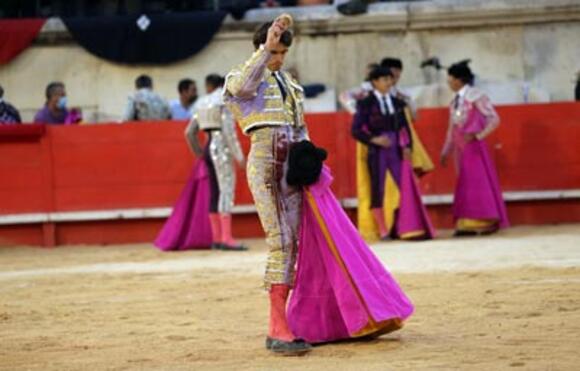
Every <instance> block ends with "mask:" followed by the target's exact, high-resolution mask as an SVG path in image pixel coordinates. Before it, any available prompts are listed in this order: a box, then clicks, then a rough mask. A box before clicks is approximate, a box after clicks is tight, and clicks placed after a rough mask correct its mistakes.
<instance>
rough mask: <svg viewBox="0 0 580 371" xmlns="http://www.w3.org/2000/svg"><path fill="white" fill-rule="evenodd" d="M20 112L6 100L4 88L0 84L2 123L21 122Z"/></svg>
mask: <svg viewBox="0 0 580 371" xmlns="http://www.w3.org/2000/svg"><path fill="white" fill-rule="evenodd" d="M21 122H22V120H21V119H20V113H18V110H17V109H16V108H14V106H13V105H11V104H10V103H8V102H6V101H5V100H4V88H2V86H0V124H20V123H21Z"/></svg>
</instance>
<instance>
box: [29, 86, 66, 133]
mask: <svg viewBox="0 0 580 371" xmlns="http://www.w3.org/2000/svg"><path fill="white" fill-rule="evenodd" d="M45 95H46V103H45V105H44V107H43V108H41V109H40V110H39V111H38V112H37V113H36V115H35V116H34V122H35V123H39V124H56V125H58V124H64V122H65V120H66V117H67V115H68V111H67V109H66V106H67V97H66V90H65V86H64V84H63V83H62V82H59V81H54V82H51V83H50V84H48V85H47V86H46V90H45Z"/></svg>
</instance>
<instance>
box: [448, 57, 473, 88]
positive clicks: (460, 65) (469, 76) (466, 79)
mask: <svg viewBox="0 0 580 371" xmlns="http://www.w3.org/2000/svg"><path fill="white" fill-rule="evenodd" d="M469 62H471V61H470V60H469V59H467V60H464V61H461V62H457V63H454V64H452V65H451V66H450V67H449V68H448V69H447V73H448V74H449V75H451V76H453V77H455V78H456V79H458V80H461V81H462V82H463V83H464V84H469V85H471V84H473V79H474V78H475V75H473V72H471V68H469Z"/></svg>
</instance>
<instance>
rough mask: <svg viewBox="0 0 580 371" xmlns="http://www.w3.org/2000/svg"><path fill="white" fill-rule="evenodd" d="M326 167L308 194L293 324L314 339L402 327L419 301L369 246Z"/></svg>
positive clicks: (299, 332)
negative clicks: (334, 190)
mask: <svg viewBox="0 0 580 371" xmlns="http://www.w3.org/2000/svg"><path fill="white" fill-rule="evenodd" d="M331 182H332V176H331V175H330V172H329V170H328V168H326V167H325V168H324V170H323V173H322V174H321V177H320V179H319V181H318V182H317V183H316V184H314V185H313V186H310V187H308V188H307V189H306V191H305V192H304V193H305V194H304V203H303V210H302V224H301V230H300V249H299V256H298V267H297V272H296V282H295V287H294V290H293V292H292V296H291V298H290V302H289V305H288V321H289V324H290V327H291V329H292V331H293V333H294V335H296V336H297V337H299V338H302V339H304V340H306V341H308V342H311V343H322V342H330V341H336V340H342V339H349V338H354V337H360V336H366V335H379V334H382V333H387V332H390V331H394V330H397V329H399V328H401V326H402V322H403V321H404V320H405V319H407V318H408V317H409V316H410V315H411V314H412V313H413V309H414V308H413V304H412V303H411V301H410V300H409V299H408V298H407V296H406V295H405V293H404V292H403V291H402V290H401V288H400V287H399V285H398V284H397V282H396V281H395V280H394V278H393V277H392V276H391V275H390V274H389V272H387V270H386V269H385V268H384V267H383V265H382V263H381V262H380V261H379V259H378V258H377V257H376V256H375V255H374V254H373V252H372V251H371V249H370V248H369V246H367V245H366V243H365V242H364V240H363V239H362V237H361V236H360V235H359V233H358V231H357V230H356V228H355V227H354V225H353V224H352V222H351V221H350V219H349V218H348V216H347V215H346V213H345V212H344V210H343V209H342V207H341V206H340V204H339V203H338V201H337V200H336V198H335V197H334V195H333V193H332V191H331V190H330V188H329V187H330V183H331Z"/></svg>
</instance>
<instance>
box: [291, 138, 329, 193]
mask: <svg viewBox="0 0 580 371" xmlns="http://www.w3.org/2000/svg"><path fill="white" fill-rule="evenodd" d="M326 156H327V152H326V150H324V149H322V148H318V147H316V146H315V145H314V144H313V143H312V142H310V141H307V140H303V141H301V142H298V143H296V144H294V145H292V147H290V153H289V155H288V173H287V174H286V182H287V183H288V184H289V185H291V186H308V185H311V184H314V183H316V181H317V180H318V177H319V176H320V173H321V172H322V162H323V161H324V160H326Z"/></svg>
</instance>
